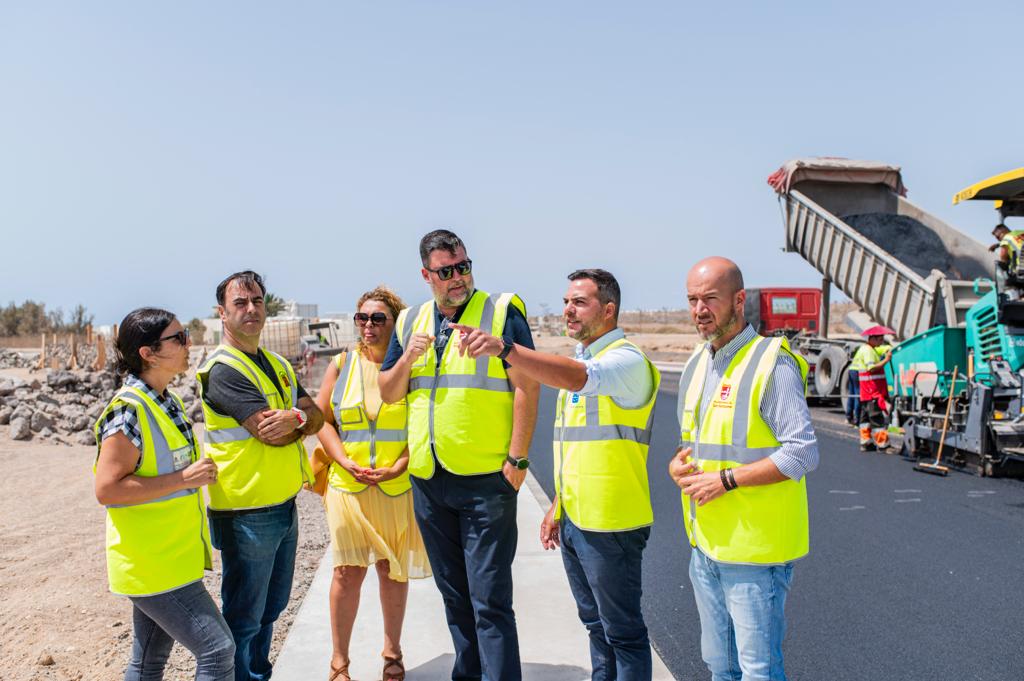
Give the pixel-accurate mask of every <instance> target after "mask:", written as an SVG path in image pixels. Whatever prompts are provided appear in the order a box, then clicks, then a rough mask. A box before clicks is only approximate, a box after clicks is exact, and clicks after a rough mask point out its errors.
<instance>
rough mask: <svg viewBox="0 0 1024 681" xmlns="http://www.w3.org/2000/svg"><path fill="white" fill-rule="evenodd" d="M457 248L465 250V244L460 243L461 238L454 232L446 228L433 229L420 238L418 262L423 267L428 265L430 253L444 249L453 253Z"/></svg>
mask: <svg viewBox="0 0 1024 681" xmlns="http://www.w3.org/2000/svg"><path fill="white" fill-rule="evenodd" d="M459 248H461V249H462V250H466V244H464V243H462V239H460V238H459V236H458V235H457V234H456V233H455V232H452V231H450V230H447V229H435V230H434V231H433V232H430V233H429V234H427V235H426V236H424V237H423V238H422V239H420V262H422V263H423V266H424V267H429V266H430V254H431V253H433V252H434V251H440V250H445V251H448V252H449V253H451V254H452V255H455V252H456V251H458V250H459Z"/></svg>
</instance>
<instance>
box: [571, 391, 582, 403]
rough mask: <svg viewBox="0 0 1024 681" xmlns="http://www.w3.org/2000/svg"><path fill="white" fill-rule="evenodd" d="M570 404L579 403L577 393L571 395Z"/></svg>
mask: <svg viewBox="0 0 1024 681" xmlns="http://www.w3.org/2000/svg"><path fill="white" fill-rule="evenodd" d="M572 403H573V404H579V403H580V394H579V393H573V394H572Z"/></svg>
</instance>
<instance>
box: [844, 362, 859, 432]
mask: <svg viewBox="0 0 1024 681" xmlns="http://www.w3.org/2000/svg"><path fill="white" fill-rule="evenodd" d="M846 394H847V398H846V420H847V421H849V422H850V423H860V372H859V371H857V370H856V369H848V370H847V371H846Z"/></svg>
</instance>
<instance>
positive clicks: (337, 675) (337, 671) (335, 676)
mask: <svg viewBox="0 0 1024 681" xmlns="http://www.w3.org/2000/svg"><path fill="white" fill-rule="evenodd" d="M327 681H352V677H351V676H349V675H348V664H344V665H342V666H340V667H335V666H334V663H333V662H332V663H331V675H330V676H328V677H327Z"/></svg>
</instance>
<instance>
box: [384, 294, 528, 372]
mask: <svg viewBox="0 0 1024 681" xmlns="http://www.w3.org/2000/svg"><path fill="white" fill-rule="evenodd" d="M466 305H469V301H468V300H467V301H466V302H465V303H463V305H462V307H460V308H459V309H458V310H457V311H456V312H455V316H454V317H453V318H452V320H451V321H452V322H454V323H456V324H457V323H458V321H459V318H460V317H462V312H463V310H465V309H466ZM434 317H435V319H436V323H435V326H434V328H437V329H442V331H441V332H440V333H438V334H437V338H436V340H435V341H434V349H435V350H436V354H437V360H438V362H440V361H441V355H442V354H443V353H444V348H445V346H446V345H447V344H448V338H449V337H450V336H451V333H450V332H448V331H447V324H444V323H443V320H444V318H445V317H444V315H443V314H441V311H440V310H439V309H438V308H437V303H434ZM501 335H502V336H503V337H505V338H508V339H509V340H510V341H512V342H513V343H518V344H519V345H522V346H523V347H524V348H530V349H531V350H533V334H532V333H530V325H529V323H528V322H527V321H526V317H524V316H523V313H522V312H520V311H519V308H518V307H516V306H515V305H509V306H508V314H507V315H506V317H505V326H504V328H503V329H502V334H501ZM403 352H404V350H403V349H402V344H401V343H400V342H398V329H397V328H396V329H395V331H394V333H392V334H391V343H390V344H389V345H388V351H387V354H385V355H384V363H383V364H381V366H380V370H381V371H387V370H388V369H390V368H391V367H393V366H395V364H396V363H397V362H398V360H399V359H400V358H401V357H402V353H403ZM502 364H504V365H505V368H506V369H508V366H509V364H508V362H505V361H502Z"/></svg>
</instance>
